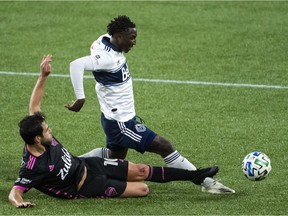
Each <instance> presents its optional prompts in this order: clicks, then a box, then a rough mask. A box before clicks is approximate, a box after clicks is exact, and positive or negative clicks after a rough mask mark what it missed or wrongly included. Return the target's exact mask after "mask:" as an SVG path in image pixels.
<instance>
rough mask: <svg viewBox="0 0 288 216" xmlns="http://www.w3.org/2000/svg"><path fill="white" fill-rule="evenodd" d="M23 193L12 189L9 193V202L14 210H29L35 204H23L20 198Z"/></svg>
mask: <svg viewBox="0 0 288 216" xmlns="http://www.w3.org/2000/svg"><path fill="white" fill-rule="evenodd" d="M22 195H23V191H22V190H19V189H17V188H15V187H13V188H12V189H11V191H10V193H9V197H8V198H9V201H10V203H11V204H12V205H13V206H15V207H16V208H29V207H34V206H35V204H34V203H31V202H25V201H24V200H23V198H22Z"/></svg>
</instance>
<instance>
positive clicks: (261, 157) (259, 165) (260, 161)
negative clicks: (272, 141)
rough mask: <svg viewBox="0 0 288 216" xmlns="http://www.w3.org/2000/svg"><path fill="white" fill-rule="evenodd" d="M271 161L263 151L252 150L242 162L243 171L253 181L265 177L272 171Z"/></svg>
mask: <svg viewBox="0 0 288 216" xmlns="http://www.w3.org/2000/svg"><path fill="white" fill-rule="evenodd" d="M271 169H272V167H271V161H270V159H269V157H268V156H267V155H266V154H264V153H263V152H257V151H255V152H251V153H249V154H248V155H246V157H245V158H244V160H243V162H242V171H243V173H244V175H245V176H246V177H247V178H248V179H249V180H252V181H260V180H263V179H265V178H266V177H267V176H268V175H269V173H270V171H271Z"/></svg>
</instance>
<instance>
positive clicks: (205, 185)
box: [202, 177, 215, 188]
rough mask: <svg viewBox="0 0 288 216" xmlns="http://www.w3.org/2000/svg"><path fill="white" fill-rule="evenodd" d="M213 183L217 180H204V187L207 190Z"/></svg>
mask: <svg viewBox="0 0 288 216" xmlns="http://www.w3.org/2000/svg"><path fill="white" fill-rule="evenodd" d="M213 182H215V180H214V179H213V178H210V177H207V178H205V179H204V181H203V183H202V186H203V187H205V188H207V187H209V186H210V185H211V184H212V183H213Z"/></svg>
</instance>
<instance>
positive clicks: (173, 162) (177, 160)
mask: <svg viewBox="0 0 288 216" xmlns="http://www.w3.org/2000/svg"><path fill="white" fill-rule="evenodd" d="M164 161H165V163H166V165H167V166H168V167H174V168H178V169H186V170H197V168H196V167H195V166H194V165H193V164H192V163H191V162H190V161H188V160H187V159H186V158H184V157H183V156H182V155H180V153H179V152H178V151H174V152H173V153H171V154H170V155H168V156H166V157H165V158H164Z"/></svg>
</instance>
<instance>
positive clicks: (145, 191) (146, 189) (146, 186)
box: [142, 184, 149, 196]
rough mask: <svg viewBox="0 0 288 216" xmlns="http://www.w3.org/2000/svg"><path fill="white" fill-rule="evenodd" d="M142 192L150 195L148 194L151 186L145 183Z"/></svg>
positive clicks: (144, 194)
mask: <svg viewBox="0 0 288 216" xmlns="http://www.w3.org/2000/svg"><path fill="white" fill-rule="evenodd" d="M142 193H143V196H148V194H149V187H148V185H147V184H143V187H142Z"/></svg>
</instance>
